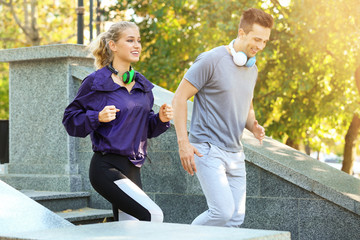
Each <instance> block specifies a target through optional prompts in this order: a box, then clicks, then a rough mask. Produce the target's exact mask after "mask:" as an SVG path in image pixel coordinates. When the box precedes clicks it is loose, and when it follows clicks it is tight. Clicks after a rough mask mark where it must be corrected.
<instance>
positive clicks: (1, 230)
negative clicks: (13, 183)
mask: <svg viewBox="0 0 360 240" xmlns="http://www.w3.org/2000/svg"><path fill="white" fill-rule="evenodd" d="M0 199H1V203H0V236H6V235H11V234H15V233H20V232H27V231H36V230H44V229H54V228H62V227H69V226H72V224H71V223H70V222H68V221H66V220H65V219H63V218H61V217H59V216H58V215H57V214H55V213H53V212H51V211H50V210H48V209H47V208H45V207H43V206H42V205H40V204H39V203H37V202H35V201H34V200H32V199H30V198H29V197H27V196H26V195H24V194H23V193H21V192H19V191H17V190H16V189H14V188H12V187H10V186H9V185H7V184H6V183H4V182H3V181H0ZM0 238H1V237H0Z"/></svg>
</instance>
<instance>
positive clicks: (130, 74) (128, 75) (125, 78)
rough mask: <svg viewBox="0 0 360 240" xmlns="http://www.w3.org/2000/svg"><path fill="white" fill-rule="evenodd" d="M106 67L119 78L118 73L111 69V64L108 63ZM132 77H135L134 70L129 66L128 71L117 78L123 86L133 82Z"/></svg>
mask: <svg viewBox="0 0 360 240" xmlns="http://www.w3.org/2000/svg"><path fill="white" fill-rule="evenodd" d="M107 67H108V68H109V70H110V71H111V72H112V73H114V74H116V75H118V76H119V71H118V70H116V69H115V68H113V66H112V63H110V64H109V65H108V66H107ZM134 76H135V70H134V69H133V68H132V67H131V66H130V68H129V71H126V72H125V73H124V74H123V75H122V76H119V77H121V78H122V80H123V82H124V83H125V84H129V83H131V82H132V81H133V80H134Z"/></svg>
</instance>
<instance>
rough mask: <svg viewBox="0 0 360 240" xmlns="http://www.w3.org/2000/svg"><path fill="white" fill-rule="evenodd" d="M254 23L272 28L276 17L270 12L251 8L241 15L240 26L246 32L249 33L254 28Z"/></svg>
mask: <svg viewBox="0 0 360 240" xmlns="http://www.w3.org/2000/svg"><path fill="white" fill-rule="evenodd" d="M254 24H259V25H260V26H263V27H265V28H272V27H273V24H274V19H273V17H272V16H271V15H270V14H268V13H266V12H264V11H263V10H260V9H256V8H249V9H248V10H246V11H245V12H244V13H243V15H242V16H241V20H240V24H239V28H242V29H243V30H244V32H245V33H246V34H248V33H249V32H250V31H251V30H252V27H253V25H254Z"/></svg>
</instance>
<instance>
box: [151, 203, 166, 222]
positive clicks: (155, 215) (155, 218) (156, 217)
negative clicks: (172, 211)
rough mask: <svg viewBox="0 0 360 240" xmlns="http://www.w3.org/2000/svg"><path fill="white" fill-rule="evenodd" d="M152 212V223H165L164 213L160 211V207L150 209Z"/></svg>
mask: <svg viewBox="0 0 360 240" xmlns="http://www.w3.org/2000/svg"><path fill="white" fill-rule="evenodd" d="M149 212H150V218H151V219H150V221H151V222H163V221H164V213H163V211H162V210H161V209H160V207H159V206H156V207H154V208H151V209H149Z"/></svg>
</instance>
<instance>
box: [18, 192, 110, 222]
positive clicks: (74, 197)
mask: <svg viewBox="0 0 360 240" xmlns="http://www.w3.org/2000/svg"><path fill="white" fill-rule="evenodd" d="M21 192H22V193H23V194H25V195H26V196H28V197H30V198H31V199H33V200H34V201H36V202H38V203H40V204H41V205H43V206H44V207H46V208H47V209H49V210H51V211H53V212H55V213H56V214H57V215H59V216H61V217H62V218H64V219H66V220H68V221H69V222H71V223H73V224H75V225H80V224H91V223H101V222H111V221H113V214H112V210H106V209H94V208H89V206H88V201H89V197H90V193H88V192H51V191H35V190H21Z"/></svg>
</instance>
